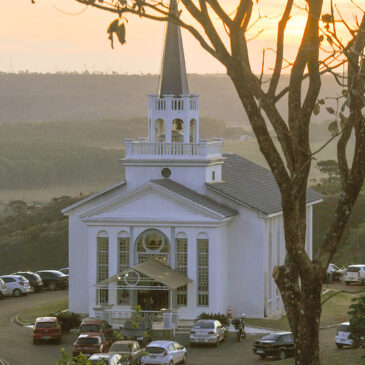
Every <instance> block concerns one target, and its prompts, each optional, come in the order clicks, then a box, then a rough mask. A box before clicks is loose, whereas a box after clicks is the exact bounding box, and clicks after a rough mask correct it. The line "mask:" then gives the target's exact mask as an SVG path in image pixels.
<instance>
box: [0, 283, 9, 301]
mask: <svg viewBox="0 0 365 365" xmlns="http://www.w3.org/2000/svg"><path fill="white" fill-rule="evenodd" d="M5 295H8V289H6V286H5V283H4V280H3V279H0V299H1V298H2V297H4V296H5Z"/></svg>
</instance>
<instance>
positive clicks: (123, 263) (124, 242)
mask: <svg viewBox="0 0 365 365" xmlns="http://www.w3.org/2000/svg"><path fill="white" fill-rule="evenodd" d="M118 247H119V272H123V271H125V270H127V269H129V267H130V265H129V233H128V232H126V231H122V232H119V234H118ZM118 284H120V285H121V283H118ZM117 303H118V304H129V292H128V291H127V290H125V289H118V291H117Z"/></svg>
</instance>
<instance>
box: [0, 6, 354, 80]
mask: <svg viewBox="0 0 365 365" xmlns="http://www.w3.org/2000/svg"><path fill="white" fill-rule="evenodd" d="M220 2H221V4H224V6H226V8H227V9H229V10H230V9H234V6H235V4H237V3H238V0H221V1H220ZM297 4H298V5H299V6H303V5H304V1H297ZM325 4H326V6H328V4H329V1H325ZM337 4H338V7H339V8H340V9H341V12H342V13H343V14H344V15H345V16H347V18H348V19H350V20H351V16H352V14H353V13H355V12H356V9H355V8H354V6H353V5H352V4H351V3H350V0H337ZM284 5H285V1H283V0H282V1H280V0H261V1H260V2H259V6H260V13H261V15H267V16H270V17H272V19H264V20H262V21H261V22H260V23H259V24H258V25H257V26H256V28H255V29H254V30H253V31H252V35H254V34H255V33H256V32H257V31H259V30H260V29H264V31H263V33H262V34H261V35H260V37H259V38H258V39H256V40H253V41H251V42H250V49H251V55H252V56H251V60H252V67H253V69H254V70H255V71H257V72H259V70H260V68H261V57H262V49H263V48H270V47H271V48H275V34H276V29H277V23H278V21H279V19H280V15H281V12H282V11H283V7H284ZM66 13H69V14H74V15H67V14H66ZM0 14H1V22H0V71H3V72H8V71H15V72H17V71H19V70H29V71H30V72H56V71H78V72H80V71H84V70H85V69H87V70H88V71H90V72H93V71H104V72H105V71H108V72H111V71H117V72H120V73H137V74H139V73H153V74H156V73H158V72H159V68H160V61H161V52H162V42H163V31H164V24H162V23H159V22H153V21H148V20H146V19H140V18H138V17H135V16H131V15H129V16H128V21H129V22H128V25H127V43H126V44H125V45H124V46H121V45H119V43H117V42H116V46H115V50H112V49H111V47H110V42H109V41H108V39H107V34H106V29H107V27H108V25H109V23H110V22H111V21H112V20H114V19H115V18H116V16H115V15H113V14H110V13H106V12H102V11H99V10H95V9H92V8H90V7H89V8H87V9H85V7H84V6H83V5H81V4H78V3H76V1H75V0H36V4H35V5H32V4H31V1H30V0H1V2H0ZM254 14H255V16H257V14H258V7H257V6H256V8H255V13H254ZM293 14H294V16H293V18H292V19H291V20H290V22H289V24H288V27H287V32H286V40H287V46H286V56H287V57H288V58H290V57H293V56H294V55H295V50H296V47H297V45H298V43H299V42H300V34H301V31H302V30H303V27H304V24H305V13H303V11H301V10H299V9H295V10H294V12H293ZM218 24H219V23H218ZM183 38H184V47H185V57H186V63H187V70H188V72H189V73H217V72H219V73H221V72H225V70H224V68H223V66H221V65H220V64H219V63H218V62H217V61H215V60H214V59H213V58H212V57H211V56H210V55H208V54H207V53H206V52H205V51H203V50H202V49H201V48H200V46H199V44H198V43H197V41H196V40H195V39H194V38H193V37H192V36H190V34H188V32H186V31H183ZM272 56H273V54H272V52H270V51H268V52H266V57H267V60H266V64H267V67H270V66H271V64H270V62H271V61H272Z"/></svg>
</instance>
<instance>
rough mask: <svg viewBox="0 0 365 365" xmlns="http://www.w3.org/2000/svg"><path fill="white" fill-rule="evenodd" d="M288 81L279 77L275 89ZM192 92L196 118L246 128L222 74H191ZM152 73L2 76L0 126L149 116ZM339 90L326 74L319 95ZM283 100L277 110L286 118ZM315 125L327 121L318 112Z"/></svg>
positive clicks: (325, 115)
mask: <svg viewBox="0 0 365 365" xmlns="http://www.w3.org/2000/svg"><path fill="white" fill-rule="evenodd" d="M287 81H288V76H283V77H282V80H281V84H280V85H279V90H280V89H281V88H283V87H284V86H285V85H286V83H287ZM189 83H190V92H191V93H194V94H199V95H201V98H200V100H201V102H200V115H201V116H203V117H208V118H214V119H216V120H222V121H227V120H230V121H234V122H238V123H243V124H244V125H245V127H247V126H248V122H247V117H246V115H245V113H244V112H243V109H242V106H241V103H240V100H239V99H238V97H237V94H236V92H235V90H234V87H233V85H232V82H231V80H230V79H229V78H228V77H227V76H226V75H195V74H193V75H189ZM157 84H158V77H157V76H155V75H142V76H139V75H118V74H115V75H96V74H27V73H22V74H7V73H0V85H1V87H0V123H14V122H22V123H23V122H31V123H32V122H42V121H56V120H58V121H61V120H62V121H69V120H73V121H83V120H103V119H121V120H126V119H130V118H135V117H140V118H146V116H147V94H149V93H152V94H153V93H155V92H156V89H157ZM336 93H337V94H338V93H340V89H339V87H338V86H337V84H336V83H335V81H334V79H333V78H332V77H330V76H327V77H324V78H323V82H322V92H321V95H322V96H334V95H336ZM285 103H286V99H285V98H283V99H282V100H281V101H280V102H279V107H280V109H281V110H282V111H283V115H284V117H285V116H286V105H285ZM322 109H323V110H322V111H321V114H320V115H319V116H318V117H314V121H321V120H326V119H328V118H329V115H328V113H326V111H325V110H324V108H322Z"/></svg>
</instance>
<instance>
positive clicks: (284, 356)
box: [278, 350, 286, 360]
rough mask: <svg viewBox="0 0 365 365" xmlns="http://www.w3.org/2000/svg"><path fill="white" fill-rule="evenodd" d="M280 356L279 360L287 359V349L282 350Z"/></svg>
mask: <svg viewBox="0 0 365 365" xmlns="http://www.w3.org/2000/svg"><path fill="white" fill-rule="evenodd" d="M278 357H279V360H284V359H286V353H285V351H284V350H280V352H279V356H278Z"/></svg>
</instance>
